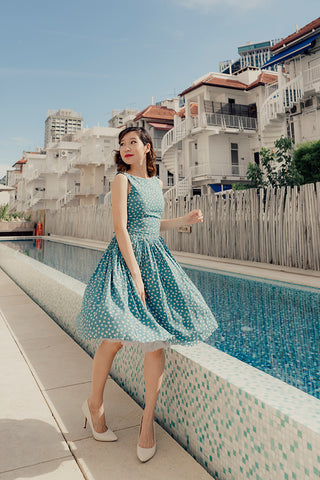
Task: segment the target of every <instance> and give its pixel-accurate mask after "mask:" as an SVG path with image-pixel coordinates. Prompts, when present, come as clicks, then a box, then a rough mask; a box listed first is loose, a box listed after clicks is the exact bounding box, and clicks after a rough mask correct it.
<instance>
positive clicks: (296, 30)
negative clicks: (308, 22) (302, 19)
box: [295, 24, 299, 32]
mask: <svg viewBox="0 0 320 480" xmlns="http://www.w3.org/2000/svg"><path fill="white" fill-rule="evenodd" d="M295 26H296V32H297V31H298V30H299V29H298V25H297V24H296V25H295Z"/></svg>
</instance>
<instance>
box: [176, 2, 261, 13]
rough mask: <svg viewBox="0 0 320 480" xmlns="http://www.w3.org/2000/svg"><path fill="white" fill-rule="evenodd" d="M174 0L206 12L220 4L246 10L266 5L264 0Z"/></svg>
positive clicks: (179, 3)
mask: <svg viewBox="0 0 320 480" xmlns="http://www.w3.org/2000/svg"><path fill="white" fill-rule="evenodd" d="M174 2H175V3H177V4H178V5H181V6H182V7H185V8H188V9H189V10H200V11H206V12H207V11H209V10H213V9H214V8H215V7H220V6H231V7H237V8H239V9H242V10H244V9H245V10H246V9H250V8H256V7H262V6H264V5H265V1H264V0H174Z"/></svg>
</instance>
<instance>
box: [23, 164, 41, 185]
mask: <svg viewBox="0 0 320 480" xmlns="http://www.w3.org/2000/svg"><path fill="white" fill-rule="evenodd" d="M23 176H24V178H25V180H26V181H27V182H31V181H32V180H34V179H35V178H37V177H39V171H38V169H36V168H33V167H29V168H24V169H23Z"/></svg>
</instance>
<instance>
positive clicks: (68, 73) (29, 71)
mask: <svg viewBox="0 0 320 480" xmlns="http://www.w3.org/2000/svg"><path fill="white" fill-rule="evenodd" d="M0 74H2V75H30V76H46V77H50V76H51V77H66V78H110V75H109V74H107V73H97V72H83V71H74V70H55V69H46V68H12V67H3V68H0Z"/></svg>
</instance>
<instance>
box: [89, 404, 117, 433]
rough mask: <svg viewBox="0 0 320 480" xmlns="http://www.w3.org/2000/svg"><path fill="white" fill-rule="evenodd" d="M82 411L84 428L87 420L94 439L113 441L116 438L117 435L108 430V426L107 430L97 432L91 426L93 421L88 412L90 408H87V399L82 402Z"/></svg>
mask: <svg viewBox="0 0 320 480" xmlns="http://www.w3.org/2000/svg"><path fill="white" fill-rule="evenodd" d="M82 412H83V415H84V418H85V420H84V428H86V426H87V421H88V422H89V425H90V427H91V430H92V435H93V438H94V439H95V440H98V441H99V442H115V441H116V440H118V437H117V436H116V435H115V434H114V433H113V431H112V430H110V428H108V430H107V431H106V432H103V433H98V432H96V431H95V429H94V427H93V422H92V417H91V413H90V409H89V404H88V400H86V401H85V402H84V403H83V405H82Z"/></svg>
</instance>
